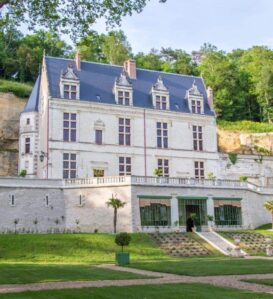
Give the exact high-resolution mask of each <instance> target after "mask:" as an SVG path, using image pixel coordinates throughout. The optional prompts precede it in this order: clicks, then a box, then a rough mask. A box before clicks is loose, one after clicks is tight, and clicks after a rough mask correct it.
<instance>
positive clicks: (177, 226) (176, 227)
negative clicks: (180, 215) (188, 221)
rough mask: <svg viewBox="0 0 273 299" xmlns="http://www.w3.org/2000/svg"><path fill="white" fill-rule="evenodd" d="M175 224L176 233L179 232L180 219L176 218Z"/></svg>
mask: <svg viewBox="0 0 273 299" xmlns="http://www.w3.org/2000/svg"><path fill="white" fill-rule="evenodd" d="M173 224H174V226H175V232H176V233H179V221H178V220H176V221H174V223H173Z"/></svg>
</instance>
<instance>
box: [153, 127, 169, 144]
mask: <svg viewBox="0 0 273 299" xmlns="http://www.w3.org/2000/svg"><path fill="white" fill-rule="evenodd" d="M156 134H157V147H160V148H168V124H167V123H161V122H157V123H156Z"/></svg>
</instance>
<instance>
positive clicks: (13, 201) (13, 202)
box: [10, 194, 15, 207]
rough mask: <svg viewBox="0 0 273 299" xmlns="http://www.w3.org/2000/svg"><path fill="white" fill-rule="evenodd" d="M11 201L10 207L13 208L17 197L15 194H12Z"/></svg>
mask: <svg viewBox="0 0 273 299" xmlns="http://www.w3.org/2000/svg"><path fill="white" fill-rule="evenodd" d="M10 199H11V200H10V205H11V206H12V207H14V206H15V196H14V194H11V198H10Z"/></svg>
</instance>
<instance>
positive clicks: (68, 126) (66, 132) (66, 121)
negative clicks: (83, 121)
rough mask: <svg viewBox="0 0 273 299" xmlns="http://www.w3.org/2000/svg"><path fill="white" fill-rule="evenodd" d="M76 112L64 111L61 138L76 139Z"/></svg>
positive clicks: (65, 139) (66, 139)
mask: <svg viewBox="0 0 273 299" xmlns="http://www.w3.org/2000/svg"><path fill="white" fill-rule="evenodd" d="M76 130H77V114H76V113H64V115H63V140H64V141H76Z"/></svg>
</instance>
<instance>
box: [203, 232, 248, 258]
mask: <svg viewBox="0 0 273 299" xmlns="http://www.w3.org/2000/svg"><path fill="white" fill-rule="evenodd" d="M197 234H198V235H199V236H200V238H202V239H204V240H205V241H206V242H208V243H209V244H210V245H211V246H213V247H214V248H215V249H217V250H218V251H220V252H221V253H223V254H224V255H228V256H233V255H234V256H235V255H237V254H238V253H236V252H235V245H234V244H233V243H231V242H229V241H228V240H226V239H225V238H223V237H222V236H220V235H219V234H217V233H216V232H198V233H197ZM239 254H240V255H241V256H245V255H246V252H244V251H243V250H241V251H239Z"/></svg>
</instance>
